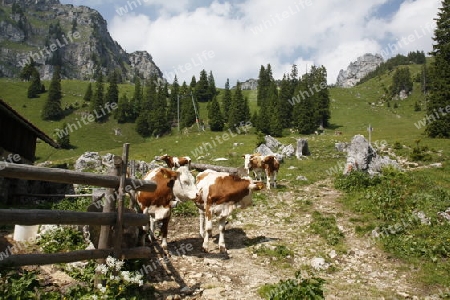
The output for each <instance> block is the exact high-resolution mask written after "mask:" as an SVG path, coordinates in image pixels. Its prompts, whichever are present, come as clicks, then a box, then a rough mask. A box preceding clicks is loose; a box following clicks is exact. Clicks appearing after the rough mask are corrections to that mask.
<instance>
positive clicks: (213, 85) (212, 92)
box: [208, 71, 219, 100]
mask: <svg viewBox="0 0 450 300" xmlns="http://www.w3.org/2000/svg"><path fill="white" fill-rule="evenodd" d="M208 89H209V95H210V97H211V99H210V100H212V99H213V98H214V97H215V96H217V95H218V94H219V92H218V91H217V88H216V81H215V80H214V75H213V73H212V71H209V75H208Z"/></svg>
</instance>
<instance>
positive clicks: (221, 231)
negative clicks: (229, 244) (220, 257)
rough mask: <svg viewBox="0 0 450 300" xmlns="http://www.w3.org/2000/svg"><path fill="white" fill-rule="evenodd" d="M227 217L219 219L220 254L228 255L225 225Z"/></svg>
mask: <svg viewBox="0 0 450 300" xmlns="http://www.w3.org/2000/svg"><path fill="white" fill-rule="evenodd" d="M226 220H227V218H226V217H221V218H220V219H219V250H220V253H227V248H226V247H225V225H226Z"/></svg>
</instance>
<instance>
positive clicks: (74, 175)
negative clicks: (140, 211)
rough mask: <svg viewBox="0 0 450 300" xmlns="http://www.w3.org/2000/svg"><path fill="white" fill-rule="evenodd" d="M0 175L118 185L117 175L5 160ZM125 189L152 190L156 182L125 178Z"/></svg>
mask: <svg viewBox="0 0 450 300" xmlns="http://www.w3.org/2000/svg"><path fill="white" fill-rule="evenodd" d="M0 177H10V178H19V179H24V180H41V181H50V182H59V183H69V184H86V185H95V186H101V187H107V188H114V189H118V188H119V185H120V177H119V176H114V175H102V174H94V173H88V172H77V171H72V170H65V169H58V168H45V167H36V166H29V165H18V164H11V163H6V162H0ZM125 189H126V190H127V189H128V191H129V190H139V191H147V192H153V191H154V190H155V189H156V183H155V182H154V181H149V180H140V179H130V178H126V180H125ZM128 191H127V192H128Z"/></svg>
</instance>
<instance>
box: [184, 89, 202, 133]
mask: <svg viewBox="0 0 450 300" xmlns="http://www.w3.org/2000/svg"><path fill="white" fill-rule="evenodd" d="M192 101H193V100H192V94H191V90H190V89H189V88H188V86H187V85H186V83H185V82H184V83H183V86H182V87H181V90H180V127H181V128H184V127H191V126H192V125H193V124H195V121H196V116H195V109H194V103H195V105H197V107H198V104H197V102H196V101H195V99H194V103H193V102H192Z"/></svg>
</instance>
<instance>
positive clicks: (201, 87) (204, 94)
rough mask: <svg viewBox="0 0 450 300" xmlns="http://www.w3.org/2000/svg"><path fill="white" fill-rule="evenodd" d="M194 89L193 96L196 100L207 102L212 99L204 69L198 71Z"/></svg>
mask: <svg viewBox="0 0 450 300" xmlns="http://www.w3.org/2000/svg"><path fill="white" fill-rule="evenodd" d="M194 91H195V92H194V95H195V98H196V99H197V101H198V102H209V101H210V100H211V99H212V97H211V94H210V87H209V83H208V74H207V73H206V71H205V70H202V71H201V72H200V79H199V80H198V81H197V83H196V84H195V90H194Z"/></svg>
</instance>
